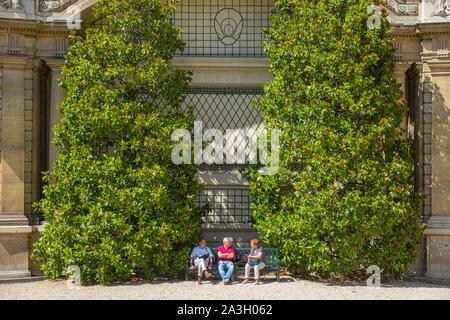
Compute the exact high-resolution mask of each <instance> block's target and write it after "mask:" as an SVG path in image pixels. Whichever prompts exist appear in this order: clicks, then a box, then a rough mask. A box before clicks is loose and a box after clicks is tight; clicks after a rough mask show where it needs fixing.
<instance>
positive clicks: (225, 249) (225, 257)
mask: <svg viewBox="0 0 450 320" xmlns="http://www.w3.org/2000/svg"><path fill="white" fill-rule="evenodd" d="M232 243H233V238H224V239H223V246H220V247H219V248H218V249H217V254H218V256H219V273H220V277H221V278H222V281H223V284H230V283H231V282H230V279H231V276H232V275H233V271H234V253H235V251H234V248H233V247H232V246H231V244H232Z"/></svg>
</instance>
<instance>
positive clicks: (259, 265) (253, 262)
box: [242, 239, 266, 284]
mask: <svg viewBox="0 0 450 320" xmlns="http://www.w3.org/2000/svg"><path fill="white" fill-rule="evenodd" d="M250 245H251V250H250V254H249V255H247V264H246V265H245V280H244V281H243V282H242V283H248V282H249V276H250V271H251V269H252V268H255V284H259V272H260V271H261V270H262V269H264V268H265V267H266V264H265V263H264V260H263V258H264V252H263V248H262V247H261V245H260V243H259V240H257V239H253V240H252V241H251V242H250Z"/></svg>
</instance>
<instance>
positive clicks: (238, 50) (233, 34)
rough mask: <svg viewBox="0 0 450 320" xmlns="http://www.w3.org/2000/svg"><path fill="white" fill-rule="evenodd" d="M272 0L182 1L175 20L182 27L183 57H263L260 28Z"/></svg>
mask: <svg viewBox="0 0 450 320" xmlns="http://www.w3.org/2000/svg"><path fill="white" fill-rule="evenodd" d="M273 8H274V1H273V0H183V1H181V3H180V5H179V7H178V9H177V10H176V12H175V17H174V22H175V24H176V25H177V26H180V27H181V28H182V29H183V40H184V41H185V42H186V49H185V51H184V52H181V53H180V55H182V56H184V55H186V56H240V57H242V56H244V57H264V56H265V54H264V50H263V39H264V36H263V33H262V30H263V29H267V28H269V27H270V16H271V14H272V11H273Z"/></svg>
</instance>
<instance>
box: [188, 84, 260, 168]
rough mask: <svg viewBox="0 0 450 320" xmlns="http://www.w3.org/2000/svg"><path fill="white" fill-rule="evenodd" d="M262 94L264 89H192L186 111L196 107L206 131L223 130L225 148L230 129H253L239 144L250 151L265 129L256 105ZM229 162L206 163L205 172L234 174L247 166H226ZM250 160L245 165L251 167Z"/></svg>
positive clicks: (198, 116) (195, 109)
mask: <svg viewBox="0 0 450 320" xmlns="http://www.w3.org/2000/svg"><path fill="white" fill-rule="evenodd" d="M262 94H263V90H262V89H261V88H216V87H191V88H189V89H188V90H187V91H186V93H185V99H184V102H183V108H187V107H189V106H192V107H193V108H194V117H195V120H196V121H201V122H202V125H203V132H204V131H205V130H208V129H217V130H219V131H220V132H221V133H222V134H223V135H224V146H225V144H226V143H227V141H226V130H227V129H231V130H233V129H244V130H245V129H253V130H252V131H249V135H248V137H247V139H244V140H241V141H238V140H237V141H238V142H236V147H237V148H241V150H244V149H246V150H247V151H249V149H248V144H249V143H250V142H249V140H253V141H255V140H256V139H257V134H258V133H259V132H260V130H261V129H263V127H264V124H263V117H262V114H261V113H260V112H259V111H258V110H257V109H256V108H255V105H254V104H255V100H256V98H257V97H260V96H262ZM226 160H227V159H226V155H224V163H223V164H210V165H206V164H203V165H202V166H201V169H202V170H207V171H218V170H220V171H230V170H235V169H237V168H240V167H242V165H244V164H243V163H234V164H226ZM247 160H248V159H246V163H245V164H248V161H247Z"/></svg>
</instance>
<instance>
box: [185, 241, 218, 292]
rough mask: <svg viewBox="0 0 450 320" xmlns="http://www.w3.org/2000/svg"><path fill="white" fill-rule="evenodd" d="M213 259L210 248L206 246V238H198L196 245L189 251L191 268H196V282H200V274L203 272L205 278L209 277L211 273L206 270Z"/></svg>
mask: <svg viewBox="0 0 450 320" xmlns="http://www.w3.org/2000/svg"><path fill="white" fill-rule="evenodd" d="M213 260H214V255H213V253H212V251H211V248H209V247H207V246H206V240H205V239H203V238H202V239H200V242H199V244H198V246H196V247H195V248H194V250H192V253H191V269H195V268H196V267H197V268H198V278H197V279H198V280H197V282H198V284H199V285H201V284H202V275H203V272H204V273H205V275H206V279H209V278H210V277H211V273H210V272H209V271H208V269H210V268H211V267H208V266H211V265H212V263H213Z"/></svg>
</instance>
